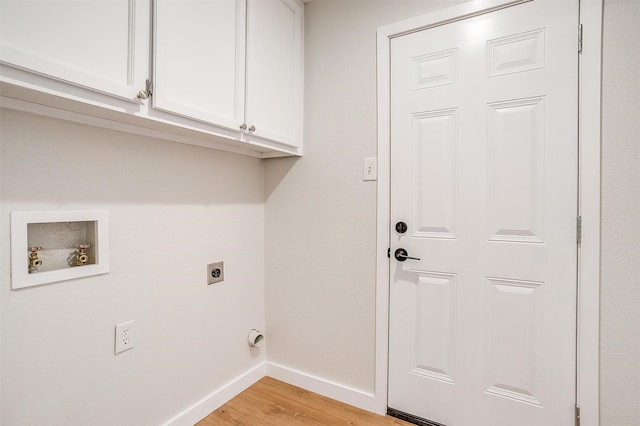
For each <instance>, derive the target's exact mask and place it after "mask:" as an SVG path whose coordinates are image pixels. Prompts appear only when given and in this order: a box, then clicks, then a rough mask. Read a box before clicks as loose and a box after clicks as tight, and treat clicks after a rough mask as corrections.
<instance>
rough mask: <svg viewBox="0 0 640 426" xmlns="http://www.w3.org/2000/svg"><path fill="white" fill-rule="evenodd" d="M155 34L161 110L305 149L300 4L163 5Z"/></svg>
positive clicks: (229, 0)
mask: <svg viewBox="0 0 640 426" xmlns="http://www.w3.org/2000/svg"><path fill="white" fill-rule="evenodd" d="M154 32H155V34H154V37H155V38H154V78H153V81H154V90H153V106H154V108H156V109H158V110H161V111H166V112H170V113H173V114H177V115H180V116H183V117H186V118H189V119H195V120H199V121H203V122H206V123H210V124H214V125H216V126H221V127H224V128H226V129H229V130H234V131H236V132H237V134H238V138H240V139H242V140H245V141H248V142H250V143H256V144H260V143H268V142H275V143H278V144H283V145H286V146H288V147H294V148H296V147H299V146H300V145H301V139H302V138H301V127H302V126H301V125H302V114H301V111H302V103H301V100H302V95H301V94H302V5H301V4H300V3H298V2H297V1H296V0H248V1H247V0H217V1H211V0H189V1H181V2H177V1H175V0H156V2H155V25H154Z"/></svg>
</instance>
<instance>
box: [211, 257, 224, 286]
mask: <svg viewBox="0 0 640 426" xmlns="http://www.w3.org/2000/svg"><path fill="white" fill-rule="evenodd" d="M222 281H224V262H214V263H210V264H208V265H207V284H209V285H211V284H217V283H220V282H222Z"/></svg>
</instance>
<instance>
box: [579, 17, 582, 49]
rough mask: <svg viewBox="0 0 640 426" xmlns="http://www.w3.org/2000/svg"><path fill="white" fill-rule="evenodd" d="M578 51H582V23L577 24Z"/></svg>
mask: <svg viewBox="0 0 640 426" xmlns="http://www.w3.org/2000/svg"><path fill="white" fill-rule="evenodd" d="M578 53H582V24H580V25H578Z"/></svg>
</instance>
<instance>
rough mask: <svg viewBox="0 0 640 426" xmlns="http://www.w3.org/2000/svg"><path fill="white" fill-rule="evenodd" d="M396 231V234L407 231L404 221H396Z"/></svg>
mask: <svg viewBox="0 0 640 426" xmlns="http://www.w3.org/2000/svg"><path fill="white" fill-rule="evenodd" d="M396 232H397V233H398V234H404V233H405V232H407V224H406V223H404V222H398V223H396Z"/></svg>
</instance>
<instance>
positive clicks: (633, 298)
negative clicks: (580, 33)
mask: <svg viewBox="0 0 640 426" xmlns="http://www.w3.org/2000/svg"><path fill="white" fill-rule="evenodd" d="M638 24H640V2H638V1H637V0H605V7H604V34H603V42H604V50H603V62H604V65H603V87H602V105H603V114H602V263H601V267H602V282H601V292H602V293H601V302H600V303H601V306H600V308H601V341H600V343H601V352H600V355H601V369H600V378H601V386H600V391H601V394H600V400H601V404H600V405H601V424H602V425H603V426H610V425H611V426H614V425H615V426H620V425H625V426H631V425H633V426H637V425H640V244H639V241H640V219H638V218H639V217H640V83H639V79H640V29H639V27H638Z"/></svg>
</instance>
